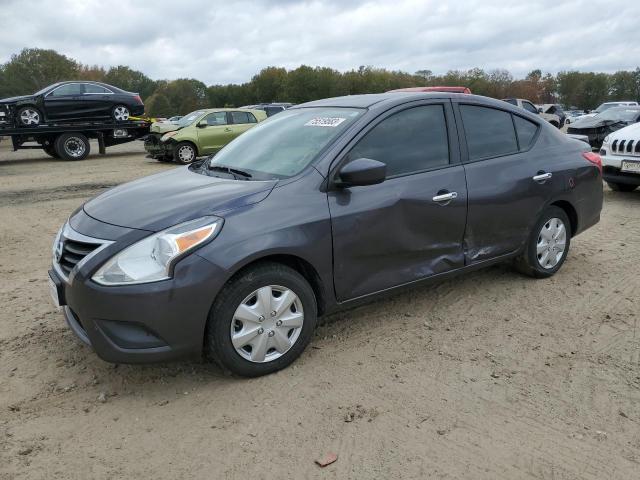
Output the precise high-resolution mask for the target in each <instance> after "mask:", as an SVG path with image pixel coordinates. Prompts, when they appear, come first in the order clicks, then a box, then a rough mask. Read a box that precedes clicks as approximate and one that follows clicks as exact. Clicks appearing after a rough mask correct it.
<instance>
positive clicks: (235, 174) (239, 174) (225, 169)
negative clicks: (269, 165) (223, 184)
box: [208, 164, 252, 179]
mask: <svg viewBox="0 0 640 480" xmlns="http://www.w3.org/2000/svg"><path fill="white" fill-rule="evenodd" d="M208 168H209V170H215V171H218V172H226V173H228V174H230V175H233V177H234V178H236V179H237V177H241V178H244V179H248V178H251V176H252V175H251V174H250V173H247V172H245V171H243V170H238V169H237V168H231V167H227V166H226V165H212V164H209V166H208Z"/></svg>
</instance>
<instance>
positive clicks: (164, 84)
mask: <svg viewBox="0 0 640 480" xmlns="http://www.w3.org/2000/svg"><path fill="white" fill-rule="evenodd" d="M62 80H94V81H101V82H105V83H108V84H111V85H115V86H117V87H119V88H122V89H124V90H128V91H132V92H137V93H139V94H140V95H141V97H142V98H143V100H144V101H145V104H146V110H147V113H148V114H150V115H154V116H165V117H166V116H171V115H181V114H182V115H183V114H185V113H188V112H190V111H193V110H196V109H198V108H205V107H226V106H228V107H239V106H242V105H249V104H253V103H259V102H291V103H302V102H307V101H310V100H317V99H319V98H326V97H333V96H339V95H354V94H360V93H378V92H385V91H387V90H392V89H396V88H405V87H418V86H437V85H448V86H466V87H469V88H470V89H471V91H472V92H473V93H475V94H478V95H485V96H488V97H494V98H507V97H517V98H526V99H528V100H531V101H533V102H534V103H560V104H562V105H564V106H565V107H575V108H580V109H593V108H595V107H597V106H598V105H599V104H600V103H602V102H605V101H613V100H639V99H640V68H636V69H635V70H633V71H625V70H621V71H618V72H615V73H612V74H609V73H597V72H578V71H562V72H559V73H558V74H556V75H552V74H550V73H543V72H542V71H541V70H533V71H531V72H530V73H529V74H527V76H526V77H525V78H520V79H517V78H514V77H513V75H512V74H511V73H509V72H508V71H507V70H502V69H497V70H491V71H485V70H483V69H481V68H473V69H470V70H451V71H449V72H447V73H445V74H441V75H438V74H434V73H433V72H432V71H431V70H427V69H424V70H419V71H417V72H415V73H413V74H411V73H407V72H402V71H395V70H386V69H384V68H374V67H369V66H361V67H360V68H358V69H353V70H349V71H347V72H340V71H338V70H335V69H333V68H328V67H311V66H307V65H301V66H300V67H298V68H295V69H293V70H286V69H285V68H281V67H266V68H263V69H262V70H261V71H260V72H258V73H257V74H256V75H254V76H253V78H251V80H250V81H248V82H246V83H242V84H227V85H220V84H216V85H209V86H207V85H205V84H204V83H203V82H201V81H199V80H196V79H193V78H179V79H176V80H152V79H151V78H149V77H147V76H146V75H145V74H144V73H142V72H140V71H137V70H133V69H131V68H130V67H128V66H124V65H119V66H116V67H111V68H108V69H105V68H104V67H101V66H98V65H93V66H91V65H84V64H81V63H79V62H77V61H75V60H73V59H71V58H68V57H67V56H65V55H62V54H59V53H57V52H56V51H54V50H44V49H37V48H27V49H24V50H22V51H21V52H20V53H18V54H15V55H12V57H11V59H10V60H9V61H8V62H7V63H5V64H2V65H0V98H4V97H9V96H16V95H26V94H30V93H34V92H36V91H37V90H40V89H41V88H43V87H46V86H47V85H50V84H52V83H55V82H58V81H62Z"/></svg>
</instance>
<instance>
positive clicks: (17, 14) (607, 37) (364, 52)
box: [0, 0, 640, 85]
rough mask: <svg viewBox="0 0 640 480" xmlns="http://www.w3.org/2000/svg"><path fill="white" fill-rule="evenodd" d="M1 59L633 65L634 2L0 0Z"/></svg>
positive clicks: (178, 70)
mask: <svg viewBox="0 0 640 480" xmlns="http://www.w3.org/2000/svg"><path fill="white" fill-rule="evenodd" d="M0 18H2V20H3V21H2V24H3V29H2V40H1V41H0V63H4V62H7V61H8V60H9V59H10V58H11V55H12V54H15V53H18V52H19V51H20V50H22V49H23V48H26V47H29V48H47V49H54V50H56V51H58V52H60V53H63V54H65V55H67V56H69V57H71V58H73V59H75V60H78V61H80V62H81V63H84V64H88V65H101V66H104V67H110V66H115V65H128V66H130V67H131V68H134V69H136V70H140V71H142V72H144V73H145V74H146V75H148V76H149V77H151V78H153V79H175V78H196V79H198V80H201V81H203V82H204V83H206V84H207V85H211V84H226V83H243V82H247V81H249V80H250V79H251V77H252V76H253V75H254V74H256V73H257V72H259V71H260V70H261V69H262V68H264V67H267V66H278V67H285V68H287V69H293V68H296V67H298V66H299V65H302V64H305V65H310V66H323V67H332V68H335V69H337V70H340V71H346V70H350V69H354V68H356V69H357V68H358V67H359V66H360V65H370V66H373V67H381V68H387V69H392V70H403V71H406V72H410V73H413V72H416V71H418V70H425V69H428V70H431V71H432V72H434V73H435V74H440V73H445V72H446V71H448V70H452V69H453V70H455V69H469V68H473V67H480V68H483V69H485V70H492V69H495V68H504V69H507V70H509V71H510V72H511V73H512V74H513V75H514V76H516V77H523V76H525V75H526V74H527V73H528V72H529V71H531V70H533V69H535V68H540V69H541V70H542V71H543V72H551V73H556V72H558V71H562V70H580V71H602V72H615V71H617V70H631V69H635V68H636V67H638V66H640V28H638V22H640V0H526V1H525V0H522V1H509V0H502V1H500V0H457V1H447V0H437V1H432V0H422V1H416V0H392V1H389V0H384V1H383V0H380V1H359V0H326V1H294V0H271V1H269V0H253V1H243V0H239V1H238V0H226V1H218V0H198V1H196V0H172V1H169V0H0Z"/></svg>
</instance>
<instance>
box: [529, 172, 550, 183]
mask: <svg viewBox="0 0 640 480" xmlns="http://www.w3.org/2000/svg"><path fill="white" fill-rule="evenodd" d="M551 177H553V174H552V173H551V172H548V173H544V172H538V174H537V175H534V176H533V180H535V181H536V182H544V181H545V180H549V179H550V178H551Z"/></svg>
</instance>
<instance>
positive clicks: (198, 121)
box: [144, 108, 267, 165]
mask: <svg viewBox="0 0 640 480" xmlns="http://www.w3.org/2000/svg"><path fill="white" fill-rule="evenodd" d="M266 118H267V114H266V113H265V112H264V111H263V110H248V109H240V108H211V109H203V110H196V111H195V112H191V113H189V114H187V115H185V116H184V117H182V118H180V120H178V121H177V122H174V123H168V122H162V123H160V122H158V123H154V124H153V125H152V126H151V131H150V133H149V135H147V136H146V138H145V141H144V148H145V150H146V151H147V152H148V153H149V156H150V157H151V158H155V159H157V160H160V161H164V162H171V161H174V162H177V163H181V164H185V165H186V164H188V163H191V162H193V161H194V160H195V159H196V158H198V157H202V156H204V155H211V154H215V153H217V152H218V150H220V149H221V148H222V147H224V146H225V145H226V144H227V143H229V142H230V141H231V140H233V139H234V138H236V137H237V136H238V135H240V134H241V133H244V132H246V131H247V130H249V129H250V128H251V127H254V126H255V125H257V124H258V122H261V121H263V120H265V119H266Z"/></svg>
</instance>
